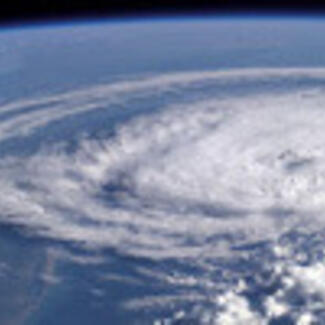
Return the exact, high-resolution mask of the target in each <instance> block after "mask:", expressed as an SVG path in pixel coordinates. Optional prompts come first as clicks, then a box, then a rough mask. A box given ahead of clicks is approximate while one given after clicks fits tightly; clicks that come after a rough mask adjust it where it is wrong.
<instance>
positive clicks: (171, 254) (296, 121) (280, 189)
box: [0, 67, 325, 325]
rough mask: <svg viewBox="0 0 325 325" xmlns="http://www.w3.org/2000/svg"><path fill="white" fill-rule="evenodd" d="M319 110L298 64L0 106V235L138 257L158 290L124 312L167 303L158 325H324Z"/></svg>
mask: <svg viewBox="0 0 325 325" xmlns="http://www.w3.org/2000/svg"><path fill="white" fill-rule="evenodd" d="M324 105H325V69H323V68H308V67H306V68H245V69H229V70H216V71H210V70H204V71H193V72H173V73H164V74H146V75H134V76H133V77H132V78H128V79H121V80H115V81H111V82H108V83H101V84H97V85H92V86H91V87H86V88H82V87H81V88H79V89H76V90H70V91H67V92H63V93H55V94H48V95H46V96H43V97H41V96H39V97H36V96H35V97H28V98H24V97H21V98H19V99H16V100H13V101H7V102H5V101H3V102H1V104H0V148H1V150H0V156H1V161H0V211H1V213H0V223H1V224H2V226H5V225H10V226H12V227H14V228H15V229H17V230H19V231H21V232H22V233H23V234H24V235H25V236H28V237H32V238H42V239H45V240H47V241H50V242H63V243H69V244H71V245H73V246H74V247H79V248H80V249H82V250H84V251H86V252H92V251H96V252H98V251H102V252H105V251H107V250H109V251H113V252H115V254H117V255H119V256H124V257H125V258H130V259H131V260H132V259H134V260H137V259H141V260H144V261H147V262H148V263H147V264H145V265H143V266H138V265H136V266H135V267H134V272H135V274H137V275H138V276H142V277H145V278H146V279H150V281H154V282H155V283H157V285H158V286H159V288H161V289H159V290H157V292H156V294H155V295H148V296H145V297H141V298H137V297H134V298H132V299H126V300H125V301H124V302H123V308H124V309H126V310H135V309H142V310H143V309H146V310H147V309H150V308H151V309H158V308H161V309H164V308H165V309H167V310H168V308H170V306H172V308H170V310H173V311H172V312H169V313H167V314H166V315H165V316H164V317H157V318H156V319H155V320H153V324H155V325H166V324H221V325H227V324H233V325H235V324H238V325H240V324H280V322H281V321H282V323H281V324H298V325H307V324H314V323H315V322H316V323H317V322H318V323H322V322H325V308H324V302H325V286H324V283H323V281H322V280H321V279H322V278H323V277H324V276H325V259H324V258H325V256H324V254H325V251H324V233H325V212H324V211H325V148H324V141H325V129H324V125H325V114H324ZM85 125H87V127H85ZM62 130H64V131H62ZM62 132H63V133H62ZM13 147H14V148H18V149H17V151H15V152H14V151H13V150H12V148H13ZM122 281H123V279H122ZM128 281H137V279H136V275H134V276H133V278H130V279H128ZM164 288H169V289H170V290H169V292H166V290H164ZM142 324H143V323H142Z"/></svg>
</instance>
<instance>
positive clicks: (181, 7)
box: [0, 0, 325, 24]
mask: <svg viewBox="0 0 325 325" xmlns="http://www.w3.org/2000/svg"><path fill="white" fill-rule="evenodd" d="M196 14H199V15H202V14H203V15H216V14H220V15H222V14H272V15H274V14H281V15H283V14H285V15H287V14H289V15H305V14H309V15H310V14H312V15H313V14H314V15H323V14H325V3H324V2H321V1H319V0H318V1H317V0H300V1H292V0H246V1H245V0H242V1H239V0H214V1H212V0H192V1H191V0H187V1H186V0H152V1H148V0H133V1H131V0H29V1H26V0H3V1H2V2H1V7H0V23H4V24H6V23H9V24H10V23H17V22H18V23H19V22H23V21H39V20H45V21H46V20H49V19H51V20H61V19H62V20H70V19H74V18H76V19H78V18H88V17H89V18H102V17H117V18H119V17H139V16H160V15H164V16H168V15H196Z"/></svg>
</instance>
